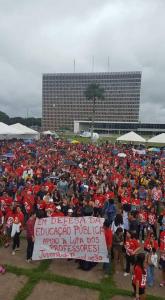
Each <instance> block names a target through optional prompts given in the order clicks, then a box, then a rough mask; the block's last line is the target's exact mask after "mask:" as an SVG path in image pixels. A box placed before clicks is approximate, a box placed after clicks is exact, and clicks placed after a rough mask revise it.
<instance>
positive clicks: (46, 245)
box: [32, 217, 109, 262]
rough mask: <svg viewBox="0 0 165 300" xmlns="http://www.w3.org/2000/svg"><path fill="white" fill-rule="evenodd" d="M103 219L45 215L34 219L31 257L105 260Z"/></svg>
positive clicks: (38, 258) (34, 258)
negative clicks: (45, 216) (46, 216)
mask: <svg viewBox="0 0 165 300" xmlns="http://www.w3.org/2000/svg"><path fill="white" fill-rule="evenodd" d="M103 222H104V219H103V218H95V217H80V218H74V217H49V218H43V219H37V220H36V223H35V228H34V236H35V243H34V250H33V257H32V259H33V260H41V259H53V258H77V259H82V260H87V261H94V262H109V259H108V252H107V246H106V241H105V235H104V229H103Z"/></svg>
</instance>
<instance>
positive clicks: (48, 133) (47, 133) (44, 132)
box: [42, 130, 59, 138]
mask: <svg viewBox="0 0 165 300" xmlns="http://www.w3.org/2000/svg"><path fill="white" fill-rule="evenodd" d="M42 134H43V135H52V136H54V137H55V138H59V135H58V134H57V133H56V132H55V131H51V130H47V131H43V132H42Z"/></svg>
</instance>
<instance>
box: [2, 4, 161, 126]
mask: <svg viewBox="0 0 165 300" xmlns="http://www.w3.org/2000/svg"><path fill="white" fill-rule="evenodd" d="M0 6H1V9H0V86H1V88H0V110H4V111H5V112H7V113H8V114H9V115H12V116H14V115H19V114H20V115H25V114H26V112H27V110H29V114H31V115H36V116H39V115H41V79H42V73H44V72H72V71H73V60H74V58H75V59H76V71H78V72H88V71H91V70H92V56H93V55H94V61H95V66H94V70H95V71H107V70H108V66H107V58H108V56H109V59H110V71H131V70H140V71H142V90H141V110H140V119H141V120H143V121H147V122H148V121H153V120H155V121H156V122H164V119H165V118H164V115H165V114H164V109H165V99H164V98H165V92H164V79H165V78H164V70H165V60H164V53H165V43H164V40H165V33H164V25H165V21H164V10H165V2H164V0H157V1H155V0H146V1H143V0H133V1H132V0H125V1H122V0H111V1H110V0H103V1H100V0H90V1H88V0H84V1H78V0H70V1H68V0H61V1H57V0H35V1H32V0H28V1H25V0H18V1H10V0H0Z"/></svg>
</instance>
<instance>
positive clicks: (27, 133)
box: [9, 123, 40, 140]
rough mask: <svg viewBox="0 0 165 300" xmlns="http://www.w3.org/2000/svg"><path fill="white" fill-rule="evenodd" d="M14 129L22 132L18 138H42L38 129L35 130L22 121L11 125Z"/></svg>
mask: <svg viewBox="0 0 165 300" xmlns="http://www.w3.org/2000/svg"><path fill="white" fill-rule="evenodd" d="M9 127H10V128H12V129H15V130H18V131H19V132H20V135H19V136H17V138H22V139H35V140H38V139H39V138H40V134H39V132H38V131H36V130H33V129H31V128H29V127H27V126H25V125H22V124H20V123H16V124H13V125H10V126H9Z"/></svg>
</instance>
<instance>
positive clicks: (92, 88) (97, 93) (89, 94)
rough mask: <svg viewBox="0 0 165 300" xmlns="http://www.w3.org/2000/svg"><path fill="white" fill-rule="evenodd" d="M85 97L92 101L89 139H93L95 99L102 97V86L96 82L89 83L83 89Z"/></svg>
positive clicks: (101, 98)
mask: <svg viewBox="0 0 165 300" xmlns="http://www.w3.org/2000/svg"><path fill="white" fill-rule="evenodd" d="M85 97H86V98H87V99H88V100H90V101H92V123H91V139H93V129H94V122H95V111H96V100H103V99H104V88H103V87H101V86H100V85H99V84H98V83H95V82H93V83H90V84H89V85H88V87H87V89H86V91H85Z"/></svg>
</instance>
